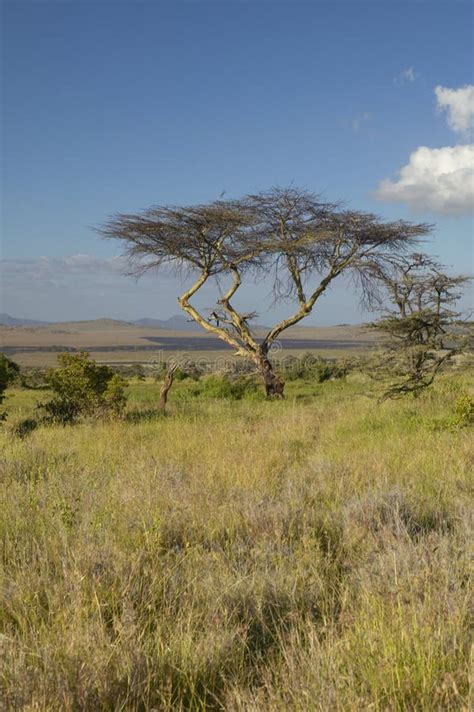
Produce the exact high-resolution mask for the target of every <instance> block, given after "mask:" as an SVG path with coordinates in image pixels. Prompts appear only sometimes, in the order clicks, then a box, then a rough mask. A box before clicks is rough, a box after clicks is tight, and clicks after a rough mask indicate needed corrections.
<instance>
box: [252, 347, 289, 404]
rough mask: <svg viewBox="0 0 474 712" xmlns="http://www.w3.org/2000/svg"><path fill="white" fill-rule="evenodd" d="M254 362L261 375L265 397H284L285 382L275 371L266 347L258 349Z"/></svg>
mask: <svg viewBox="0 0 474 712" xmlns="http://www.w3.org/2000/svg"><path fill="white" fill-rule="evenodd" d="M255 363H256V364H257V368H258V370H259V373H260V375H261V377H262V380H263V385H264V386H265V393H266V395H267V398H284V388H285V383H284V381H283V380H282V379H281V378H280V377H279V375H278V374H277V373H276V372H275V370H274V368H273V365H272V363H271V361H270V359H269V358H268V355H267V351H266V349H260V351H259V352H258V354H257V356H256V359H255Z"/></svg>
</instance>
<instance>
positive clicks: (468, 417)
mask: <svg viewBox="0 0 474 712" xmlns="http://www.w3.org/2000/svg"><path fill="white" fill-rule="evenodd" d="M454 422H455V424H456V425H457V426H458V427H464V426H466V425H473V424H474V398H472V397H471V396H470V395H469V394H468V393H464V394H463V395H461V396H460V397H459V398H458V399H457V401H456V403H455V406H454Z"/></svg>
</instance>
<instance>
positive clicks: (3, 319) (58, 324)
mask: <svg viewBox="0 0 474 712" xmlns="http://www.w3.org/2000/svg"><path fill="white" fill-rule="evenodd" d="M0 325H2V326H38V327H39V326H45V327H46V326H47V327H50V328H54V329H56V328H57V329H73V330H75V331H77V330H79V331H83V330H84V329H87V330H90V329H92V330H94V331H95V330H101V329H111V328H126V327H133V326H144V327H146V328H149V329H167V330H168V331H195V330H196V329H198V328H199V327H198V326H197V324H195V323H194V322H189V321H188V319H187V318H186V317H185V316H182V315H181V314H175V315H174V316H172V317H170V318H169V319H152V318H150V319H136V320H134V321H125V320H121V319H108V318H102V319H84V320H80V321H38V320H36V319H18V318H17V317H14V316H11V315H10V314H6V313H3V314H0Z"/></svg>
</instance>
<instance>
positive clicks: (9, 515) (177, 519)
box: [0, 374, 474, 712]
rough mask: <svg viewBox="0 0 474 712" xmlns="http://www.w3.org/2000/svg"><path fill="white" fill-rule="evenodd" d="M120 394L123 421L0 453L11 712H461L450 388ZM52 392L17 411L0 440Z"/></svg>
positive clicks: (15, 394) (464, 469) (464, 623)
mask: <svg viewBox="0 0 474 712" xmlns="http://www.w3.org/2000/svg"><path fill="white" fill-rule="evenodd" d="M158 388H159V385H157V384H155V383H152V382H150V381H145V382H132V383H131V385H130V388H129V391H130V404H129V413H128V415H127V417H126V418H125V419H124V420H120V421H110V422H92V421H91V422H84V423H81V424H79V425H76V426H67V427H59V426H51V427H44V426H42V427H40V428H39V429H37V430H36V431H34V432H33V433H32V434H31V435H30V436H29V437H28V438H25V439H23V440H20V439H18V438H16V437H14V436H13V435H12V433H11V429H10V428H9V426H8V421H7V423H6V424H5V426H4V427H3V429H2V433H1V434H0V438H1V440H2V445H3V454H2V462H1V468H2V470H1V479H2V487H1V498H2V502H1V507H0V536H1V547H2V552H1V555H2V574H1V575H2V582H1V596H2V602H1V613H0V616H1V617H0V625H1V638H0V645H1V676H0V682H1V686H2V690H3V700H4V705H5V708H6V709H12V710H17V709H18V710H28V711H30V710H31V711H33V710H58V711H59V710H61V711H62V710H64V711H69V710H71V711H72V710H110V711H112V710H170V711H171V710H235V711H243V710H254V711H255V712H257V710H258V711H260V710H277V711H280V710H281V711H282V712H283V710H295V711H301V712H303V711H306V710H315V711H320V712H328V711H332V710H335V711H338V710H344V711H345V710H347V711H349V710H350V711H352V710H371V711H372V710H375V711H377V712H379V711H380V712H381V711H382V710H383V711H387V712H389V711H390V712H391V711H392V710H393V711H400V712H401V711H402V710H403V711H408V710H413V711H417V710H420V711H421V710H422V711H423V712H433V711H434V710H465V711H466V712H467V710H468V709H469V706H470V703H469V691H468V686H469V679H468V678H469V653H470V645H471V633H472V631H471V629H470V620H472V617H471V616H472V605H471V598H470V586H469V584H470V578H469V577H470V567H469V544H470V542H471V533H472V521H471V520H472V508H471V503H472V485H473V482H472V466H473V462H474V447H473V440H472V429H471V430H470V429H469V427H464V428H460V427H456V424H455V420H453V418H452V415H453V412H454V409H455V404H456V402H458V401H459V398H460V397H461V396H462V394H463V393H466V392H468V391H469V389H470V388H471V389H472V379H471V378H468V377H467V376H462V375H449V376H446V377H443V378H442V379H440V380H439V381H438V382H437V384H436V385H435V386H434V387H433V388H432V389H430V390H428V391H426V392H425V393H424V394H423V396H422V397H420V398H418V399H416V400H403V401H398V402H386V403H384V404H382V405H377V404H376V402H375V400H374V399H373V398H370V397H368V392H369V390H370V388H369V385H368V383H367V381H366V380H365V379H364V378H363V377H362V376H359V375H357V374H353V375H350V376H349V377H348V378H347V379H346V380H338V381H329V382H325V383H323V384H312V383H307V382H303V381H293V382H290V383H288V388H287V394H288V395H287V399H286V400H285V401H283V402H267V401H264V400H260V399H258V398H255V395H254V396H253V397H252V398H249V399H247V398H244V399H242V400H239V401H230V400H226V399H217V398H210V397H207V398H206V397H205V394H202V393H201V395H200V396H199V397H195V396H193V395H192V393H193V386H192V384H190V383H189V382H188V381H182V382H180V383H177V384H176V387H174V388H173V391H172V392H171V397H170V403H169V411H168V414H167V416H166V417H163V416H158V415H156V413H155V412H154V408H155V407H156V403H157V398H158ZM44 397H45V393H44V392H36V391H25V390H12V391H10V392H9V395H8V397H7V400H6V402H5V405H6V408H7V409H9V410H10V413H11V416H10V420H11V422H14V420H15V419H16V418H20V417H27V416H28V415H31V413H32V410H33V406H34V403H35V402H36V401H37V400H38V399H39V400H41V399H44Z"/></svg>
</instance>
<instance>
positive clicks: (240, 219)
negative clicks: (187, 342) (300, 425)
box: [98, 188, 431, 397]
mask: <svg viewBox="0 0 474 712" xmlns="http://www.w3.org/2000/svg"><path fill="white" fill-rule="evenodd" d="M430 229H431V227H430V226H429V225H426V224H419V225H414V224H411V223H408V222H405V221H402V220H399V221H395V222H382V221H381V220H380V219H379V218H377V217H376V216H375V215H372V214H368V213H363V212H359V211H355V210H344V209H342V208H341V207H340V206H339V205H336V204H333V203H328V202H324V201H322V200H321V198H320V197H319V196H318V195H314V194H313V193H310V192H308V191H305V190H299V189H296V188H283V189H280V188H276V189H273V190H270V191H268V192H263V193H259V194H257V195H247V196H245V197H244V198H242V199H240V200H234V201H223V200H221V201H216V202H212V203H209V204H207V205H195V206H180V207H168V206H158V207H153V208H150V209H149V210H147V211H145V212H144V213H141V214H135V215H126V214H119V215H116V216H115V217H113V218H111V219H110V220H109V221H108V222H107V223H106V224H105V225H104V226H103V227H102V228H100V229H99V230H98V231H99V233H101V234H102V235H103V236H104V237H107V238H113V239H116V240H121V241H122V242H123V243H124V244H125V246H126V254H127V255H128V257H129V259H130V263H131V272H132V273H134V274H137V275H141V274H143V273H144V272H145V271H147V270H150V269H160V268H168V269H169V268H171V269H174V270H175V271H176V272H178V273H180V272H181V273H182V272H185V273H186V274H187V275H192V276H193V278H194V281H193V283H192V284H191V286H190V287H189V288H188V289H187V290H186V291H185V292H184V293H183V294H181V296H179V297H178V303H179V305H180V307H181V308H182V309H183V310H184V311H185V312H186V313H187V314H188V316H189V317H191V319H193V320H194V321H195V322H196V323H197V324H198V325H199V326H200V327H201V328H203V329H204V330H205V331H207V332H208V333H210V334H213V335H214V336H217V337H218V338H219V339H221V340H222V341H224V342H225V343H227V344H228V345H229V346H231V347H232V348H233V349H234V350H235V353H236V354H239V355H242V356H245V357H247V358H249V359H250V360H251V361H253V363H254V364H255V366H256V367H257V369H258V372H259V373H260V375H261V377H262V380H263V383H264V386H265V391H266V394H267V396H270V397H282V396H283V392H284V383H283V380H282V378H281V376H280V375H279V374H278V373H277V372H276V371H275V369H274V366H273V364H272V363H271V360H270V357H269V353H270V349H271V346H272V344H273V343H274V342H275V340H276V339H278V337H279V336H280V335H281V334H282V333H283V332H284V331H285V330H286V329H288V328H290V327H292V326H294V325H296V324H298V323H299V322H300V321H301V320H302V319H304V318H306V317H307V316H308V315H309V314H310V313H311V312H312V310H313V308H314V306H315V304H316V302H317V301H318V300H319V299H320V298H321V297H322V296H323V294H324V293H325V292H326V290H327V289H328V288H329V286H330V285H331V284H332V283H333V281H334V280H335V279H337V278H338V277H339V276H340V275H341V274H343V273H350V274H351V275H352V276H355V277H356V278H358V280H359V284H360V285H361V286H362V289H363V291H364V293H365V295H366V297H370V293H371V289H372V286H373V273H372V271H371V268H372V266H373V265H377V264H379V265H380V267H381V268H382V267H383V265H384V263H385V261H386V260H387V258H393V257H394V256H395V255H399V254H403V253H404V252H406V251H407V250H409V249H410V248H411V247H412V246H413V244H415V243H416V241H417V239H418V238H420V237H421V236H423V235H426V234H427V233H428V232H429V231H430ZM245 277H248V278H251V279H253V280H255V279H257V280H259V281H265V282H266V283H267V284H268V285H269V287H270V290H269V291H270V292H272V293H273V297H274V299H275V300H280V301H284V302H294V303H295V304H296V306H295V307H294V308H293V311H292V313H291V314H290V315H289V316H288V317H287V318H285V319H282V320H281V321H278V322H277V323H276V324H275V325H274V326H273V327H271V328H270V329H269V331H268V332H267V333H266V334H265V335H264V336H263V337H261V336H257V335H256V333H255V330H254V329H252V326H251V321H252V319H254V318H255V317H256V312H252V313H244V312H243V311H242V310H241V309H239V308H238V307H237V306H236V303H235V301H234V299H237V297H238V291H239V289H241V286H242V284H243V279H244V278H245ZM224 284H225V287H224V289H223V293H221V294H220V296H219V298H217V300H216V303H215V305H214V306H213V307H212V308H211V309H210V310H209V312H210V315H209V317H207V318H206V316H205V315H204V314H202V313H201V311H199V310H198V308H197V307H196V306H195V304H193V303H191V299H192V298H193V297H194V296H195V295H196V294H198V292H199V290H201V289H202V288H203V286H204V285H206V286H209V285H213V286H214V287H216V286H218V287H219V286H223V285H224Z"/></svg>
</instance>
